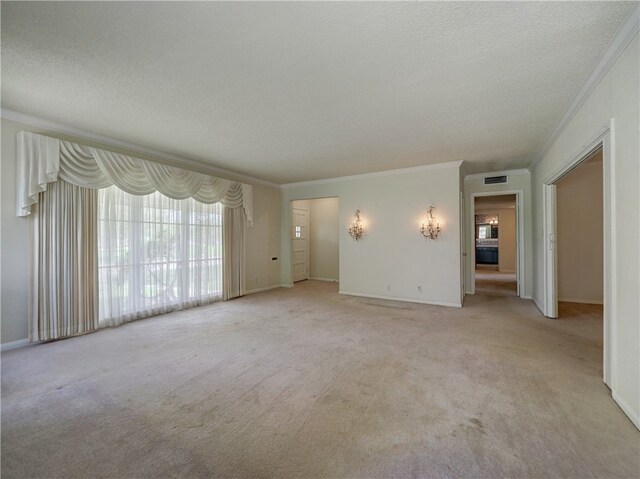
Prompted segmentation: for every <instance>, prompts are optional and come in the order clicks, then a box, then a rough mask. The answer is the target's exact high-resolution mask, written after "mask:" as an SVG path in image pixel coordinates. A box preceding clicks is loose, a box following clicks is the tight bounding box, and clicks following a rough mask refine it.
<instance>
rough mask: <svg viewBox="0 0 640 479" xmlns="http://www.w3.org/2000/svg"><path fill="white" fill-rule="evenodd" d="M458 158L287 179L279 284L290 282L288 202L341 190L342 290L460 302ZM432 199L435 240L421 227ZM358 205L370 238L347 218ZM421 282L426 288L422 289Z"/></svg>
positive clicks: (363, 294)
mask: <svg viewBox="0 0 640 479" xmlns="http://www.w3.org/2000/svg"><path fill="white" fill-rule="evenodd" d="M459 166H460V163H459V162H455V163H448V164H440V165H432V166H430V167H419V168H408V169H406V170H396V171H394V172H387V173H383V174H371V175H358V176H354V177H345V178H340V179H336V180H324V181H319V182H308V183H301V184H293V185H286V186H285V187H284V188H283V196H282V209H283V212H282V217H283V218H286V221H283V225H282V232H283V233H282V238H283V241H282V248H281V256H282V283H291V262H290V254H291V240H290V237H289V235H288V234H287V233H288V231H289V229H290V224H291V213H290V211H291V201H292V200H296V199H303V198H324V197H339V212H340V220H339V222H340V227H339V248H340V259H339V264H340V268H339V269H340V271H339V275H340V291H341V292H342V293H349V294H356V295H362V296H374V297H383V298H396V299H403V300H408V301H416V302H428V303H434V304H445V305H450V306H460V296H461V294H460V279H461V278H460V267H459V265H460V246H459V245H460V219H459V214H460V213H459V211H460V210H459V208H460V205H459V201H460V200H459V194H460V180H459ZM429 204H432V205H434V206H435V207H436V215H437V217H438V219H439V221H440V224H441V226H442V228H443V232H442V233H441V237H440V238H438V239H437V240H435V241H432V240H428V239H425V238H424V237H423V236H422V235H421V234H420V232H419V228H420V224H421V222H422V220H423V219H424V218H425V216H426V210H427V207H428V205H429ZM356 209H360V210H361V212H362V214H361V216H362V219H363V223H364V226H365V237H364V238H363V239H362V240H360V241H354V240H352V239H351V238H350V237H349V235H348V233H347V228H348V225H349V224H350V223H351V221H352V220H353V214H354V212H355V210H356ZM418 287H420V288H421V290H422V291H419V290H418Z"/></svg>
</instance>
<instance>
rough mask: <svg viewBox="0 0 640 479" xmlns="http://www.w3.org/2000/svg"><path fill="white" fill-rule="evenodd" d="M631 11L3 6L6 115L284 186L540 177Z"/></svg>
mask: <svg viewBox="0 0 640 479" xmlns="http://www.w3.org/2000/svg"><path fill="white" fill-rule="evenodd" d="M633 6H634V4H633V2H560V3H555V2H554V3H540V2H536V3H529V2H513V3H510V2H503V3H484V2H478V3H475V2H459V3H458V2H451V3H435V2H426V3H413V2H412V3H331V2H329V3H324V2H323V3H306V2H302V3H280V2H278V3H270V2H264V3H262V2H258V3H235V2H222V3H181V2H175V3H174V2H170V3H156V2H140V3H137V2H136V3H119V2H105V3H75V2H66V3H31V2H25V3H22V2H20V3H13V2H4V1H3V2H2V107H3V108H6V109H10V110H14V111H18V112H21V113H25V114H29V115H34V116H38V117H40V118H44V119H47V120H51V121H55V122H59V123H61V124H64V125H68V126H71V127H76V128H83V129H85V130H89V131H92V132H95V133H98V134H102V135H107V136H110V137H114V138H117V139H119V140H123V141H128V142H132V143H135V144H138V145H141V146H144V147H149V148H155V149H157V150H161V151H164V152H167V153H171V154H175V155H180V156H183V157H187V158H192V159H196V160H200V161H206V162H209V163H212V164H215V165H216V166H219V167H223V168H227V169H231V170H234V171H237V172H239V173H244V174H248V175H252V176H256V177H259V178H263V179H265V180H269V181H273V182H277V183H287V182H293V181H302V180H310V179H319V178H327V177H336V176H343V175H349V174H357V173H367V172H372V171H381V170H387V169H394V168H402V167H409V166H418V165H424V164H430V163H440V162H445V161H453V160H466V161H468V162H470V163H469V166H470V171H471V172H473V171H491V170H501V169H508V168H520V167H524V166H526V165H528V163H529V162H530V161H531V159H532V157H533V156H534V155H535V153H536V151H537V150H538V149H539V148H541V147H542V145H543V143H544V142H545V140H546V139H547V138H548V137H549V135H550V133H551V131H552V130H553V128H554V127H555V126H556V124H557V123H558V121H559V120H560V118H561V116H562V114H563V112H564V110H565V109H566V108H567V106H568V104H569V102H570V101H571V99H572V97H573V95H574V94H575V93H576V92H577V91H578V89H579V88H580V86H581V84H582V83H583V82H584V80H585V79H586V77H587V76H588V74H589V73H590V71H591V69H592V68H593V67H594V65H595V63H596V61H597V59H598V57H599V56H600V55H601V54H602V52H603V51H604V50H605V48H606V46H607V44H608V43H609V41H610V40H611V39H612V37H613V35H614V34H615V32H616V30H617V28H618V27H619V25H620V24H621V23H622V21H623V20H624V18H625V16H626V15H627V14H628V13H629V12H630V10H631V9H632V8H633Z"/></svg>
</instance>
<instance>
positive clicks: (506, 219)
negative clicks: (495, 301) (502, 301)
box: [472, 193, 521, 297]
mask: <svg viewBox="0 0 640 479" xmlns="http://www.w3.org/2000/svg"><path fill="white" fill-rule="evenodd" d="M518 203H519V194H518V193H507V194H504V193H503V194H501V193H491V194H482V195H474V198H473V203H472V204H473V231H474V233H473V248H472V255H473V256H472V257H473V259H474V261H473V263H472V264H473V268H474V274H473V279H474V285H473V291H474V293H475V294H481V295H495V296H514V297H517V296H519V295H520V281H519V276H520V275H519V265H520V264H521V263H520V252H519V248H518V246H519V244H520V241H519V216H520V214H519V207H518Z"/></svg>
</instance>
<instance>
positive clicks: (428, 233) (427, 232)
mask: <svg viewBox="0 0 640 479" xmlns="http://www.w3.org/2000/svg"><path fill="white" fill-rule="evenodd" d="M435 210H436V209H435V208H434V207H433V206H429V209H428V210H427V224H426V225H425V224H424V222H423V223H422V226H421V227H420V233H422V236H424V237H425V238H429V239H432V240H434V239H437V238H438V235H439V234H440V231H441V230H440V223H438V222H437V221H436V218H435V215H434V214H433V212H434V211H435Z"/></svg>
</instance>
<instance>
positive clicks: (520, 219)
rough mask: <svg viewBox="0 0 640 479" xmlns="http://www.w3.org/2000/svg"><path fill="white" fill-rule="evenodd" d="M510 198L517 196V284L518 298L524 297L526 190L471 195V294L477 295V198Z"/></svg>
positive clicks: (469, 245) (469, 248)
mask: <svg viewBox="0 0 640 479" xmlns="http://www.w3.org/2000/svg"><path fill="white" fill-rule="evenodd" d="M505 195H506V196H508V195H516V217H517V221H516V283H517V293H518V297H520V298H521V297H523V296H524V294H525V293H524V292H525V291H526V288H525V287H524V286H525V283H524V282H525V274H524V190H522V189H520V190H497V191H483V192H481V193H472V194H471V198H470V199H471V208H470V211H469V221H470V223H469V227H470V229H469V244H468V245H467V248H468V251H469V253H470V255H471V268H472V269H471V284H470V285H469V292H470V294H476V198H478V197H480V196H505Z"/></svg>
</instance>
